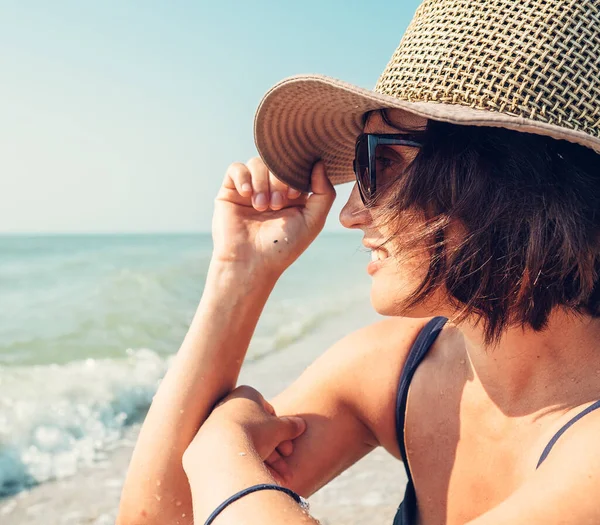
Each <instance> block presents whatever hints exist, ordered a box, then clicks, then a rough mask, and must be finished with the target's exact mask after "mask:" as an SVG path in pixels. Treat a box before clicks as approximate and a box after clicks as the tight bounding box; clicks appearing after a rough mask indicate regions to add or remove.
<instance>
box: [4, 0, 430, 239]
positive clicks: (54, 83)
mask: <svg viewBox="0 0 600 525" xmlns="http://www.w3.org/2000/svg"><path fill="white" fill-rule="evenodd" d="M418 4H419V1H417V0H393V1H392V0H386V1H381V0H380V1H377V2H374V1H373V2H371V1H365V0H321V1H317V0H302V1H289V0H255V1H248V0H235V1H234V0H212V1H205V0H187V1H184V0H180V1H168V0H163V1H161V2H159V1H152V0H136V1H134V0H131V1H129V0H127V1H126V0H102V1H98V2H82V1H79V0H72V1H64V0H53V1H51V2H50V1H47V0H37V1H35V0H31V1H27V2H23V1H21V0H0V49H1V50H2V51H1V53H0V72H1V73H0V75H1V78H0V232H140V231H143V232H152V231H206V230H209V229H210V219H211V215H212V202H213V198H214V195H215V194H216V191H217V189H218V186H219V184H220V182H221V179H222V177H223V174H224V172H225V169H226V168H227V166H228V165H229V164H230V163H231V162H233V161H242V162H245V161H246V160H248V158H250V157H251V156H253V155H255V154H256V151H255V149H254V143H253V139H252V122H253V117H254V111H255V109H256V107H257V105H258V103H259V101H260V99H261V97H262V95H263V94H264V93H265V92H266V91H267V90H268V89H269V88H270V87H271V86H272V85H273V84H275V83H276V82H277V81H279V80H281V79H282V78H284V77H286V76H289V75H294V74H299V73H321V74H325V75H329V76H333V77H337V78H341V79H343V80H346V81H349V82H352V83H355V84H357V85H359V86H362V87H366V88H373V87H374V85H375V82H376V81H377V78H378V76H379V74H380V73H381V72H382V70H383V69H384V67H385V65H386V64H387V62H388V60H389V59H390V57H391V55H392V53H393V51H394V49H395V48H396V46H397V45H398V43H399V41H400V38H401V36H402V33H403V32H404V30H405V28H406V26H407V25H408V23H409V21H410V19H411V17H412V15H413V13H414V11H415V9H416V8H417V6H418ZM347 194H348V188H342V189H341V191H340V192H339V198H338V205H337V206H336V209H339V205H340V204H341V202H340V201H342V200H343V199H344V197H345V196H346V195H347ZM335 215H336V213H335V212H334V216H333V217H331V219H332V220H330V221H329V222H328V229H337V228H338V226H337V219H336V217H335Z"/></svg>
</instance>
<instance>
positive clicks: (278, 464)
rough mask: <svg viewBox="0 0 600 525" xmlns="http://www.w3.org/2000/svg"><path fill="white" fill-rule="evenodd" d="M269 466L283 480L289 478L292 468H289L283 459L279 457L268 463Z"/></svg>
mask: <svg viewBox="0 0 600 525" xmlns="http://www.w3.org/2000/svg"><path fill="white" fill-rule="evenodd" d="M269 467H271V468H272V469H273V470H274V471H275V472H277V474H278V475H279V477H280V478H282V479H283V480H288V479H290V477H291V474H292V470H291V469H290V466H289V465H288V464H287V463H286V461H285V459H283V458H280V459H278V460H277V461H275V462H274V463H272V464H270V465H269Z"/></svg>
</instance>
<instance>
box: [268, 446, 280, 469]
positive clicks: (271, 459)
mask: <svg viewBox="0 0 600 525" xmlns="http://www.w3.org/2000/svg"><path fill="white" fill-rule="evenodd" d="M280 459H281V454H279V452H277V450H274V451H273V452H271V455H270V456H269V457H268V458H267V459H265V463H266V464H267V465H271V466H273V465H274V464H275V463H276V462H277V461H279V460H280Z"/></svg>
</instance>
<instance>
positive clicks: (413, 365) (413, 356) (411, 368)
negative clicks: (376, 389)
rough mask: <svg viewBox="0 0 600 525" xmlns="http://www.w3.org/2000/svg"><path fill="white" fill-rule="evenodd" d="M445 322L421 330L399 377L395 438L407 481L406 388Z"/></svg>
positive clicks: (439, 320)
mask: <svg viewBox="0 0 600 525" xmlns="http://www.w3.org/2000/svg"><path fill="white" fill-rule="evenodd" d="M447 321H448V319H447V318H446V317H434V318H433V319H431V320H430V321H429V322H428V323H427V324H426V325H425V326H424V327H423V328H422V329H421V331H420V332H419V335H418V336H417V338H416V339H415V342H414V343H413V345H412V347H411V349H410V352H409V353H408V356H407V357H406V363H405V364H404V368H403V369H402V375H401V376H400V385H399V388H398V395H397V397H396V438H397V439H398V446H399V447H400V454H401V456H402V459H403V460H404V465H405V467H406V473H407V475H408V479H409V480H411V481H412V476H411V474H410V469H409V468H408V460H407V458H406V445H405V443H404V417H405V414H406V403H407V400H408V387H409V386H410V382H411V381H412V378H413V376H414V375H415V372H416V370H417V368H418V366H419V364H421V361H422V360H423V358H424V357H425V356H426V355H427V352H428V351H429V348H430V347H431V345H432V344H433V342H434V341H435V340H436V338H437V336H438V335H439V333H440V332H441V331H442V328H443V327H444V325H445V324H446V322H447Z"/></svg>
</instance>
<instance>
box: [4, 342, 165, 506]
mask: <svg viewBox="0 0 600 525" xmlns="http://www.w3.org/2000/svg"><path fill="white" fill-rule="evenodd" d="M167 367H168V360H166V359H164V358H161V357H160V356H159V355H158V354H156V353H155V352H152V351H150V350H138V351H132V350H129V351H128V352H127V356H126V357H125V358H123V359H102V360H97V359H87V360H85V361H79V362H72V363H69V364H66V365H61V366H58V365H48V366H31V367H2V368H0V392H1V393H2V396H1V398H0V496H7V495H10V494H14V493H16V492H19V491H21V490H23V489H25V488H28V487H30V486H32V485H36V484H39V483H43V482H46V481H49V480H53V479H61V478H64V477H66V476H70V475H72V474H74V473H75V472H76V471H77V470H78V469H79V468H80V467H81V466H84V465H91V464H94V463H96V462H97V461H98V460H101V459H103V458H104V456H105V454H106V452H107V451H108V450H110V449H112V448H114V447H116V446H118V444H119V441H120V440H121V438H122V437H123V432H124V430H125V427H127V426H128V425H130V424H132V423H135V422H138V421H140V419H141V418H142V417H143V416H144V414H145V413H146V411H147V409H148V407H149V406H150V403H151V401H152V396H153V395H154V393H155V391H156V388H157V385H158V383H159V381H160V379H161V378H162V377H163V375H164V373H165V372H166V369H167Z"/></svg>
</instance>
